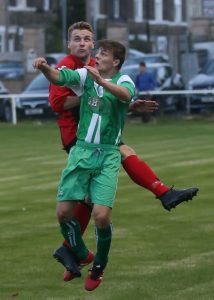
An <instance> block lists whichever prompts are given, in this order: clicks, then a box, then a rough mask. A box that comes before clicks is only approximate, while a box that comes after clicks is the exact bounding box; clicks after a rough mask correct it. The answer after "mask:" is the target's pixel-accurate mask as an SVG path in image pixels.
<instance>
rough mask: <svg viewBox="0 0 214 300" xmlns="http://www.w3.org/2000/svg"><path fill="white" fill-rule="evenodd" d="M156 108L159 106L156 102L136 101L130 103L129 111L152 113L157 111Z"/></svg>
mask: <svg viewBox="0 0 214 300" xmlns="http://www.w3.org/2000/svg"><path fill="white" fill-rule="evenodd" d="M158 106H159V104H158V102H157V101H153V100H142V99H137V100H135V101H134V102H132V103H130V105H129V110H130V111H136V112H142V113H152V112H154V111H156V110H157V109H158Z"/></svg>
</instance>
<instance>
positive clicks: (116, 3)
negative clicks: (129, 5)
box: [114, 0, 120, 19]
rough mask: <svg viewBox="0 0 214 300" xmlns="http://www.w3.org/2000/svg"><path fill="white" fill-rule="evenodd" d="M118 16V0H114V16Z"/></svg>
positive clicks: (116, 17)
mask: <svg viewBox="0 0 214 300" xmlns="http://www.w3.org/2000/svg"><path fill="white" fill-rule="evenodd" d="M119 17H120V0H114V18H115V19H118V18H119Z"/></svg>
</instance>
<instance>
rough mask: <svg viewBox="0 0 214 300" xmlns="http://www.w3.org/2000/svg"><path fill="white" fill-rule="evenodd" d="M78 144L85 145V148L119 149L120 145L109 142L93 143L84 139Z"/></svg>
mask: <svg viewBox="0 0 214 300" xmlns="http://www.w3.org/2000/svg"><path fill="white" fill-rule="evenodd" d="M76 145H77V146H80V147H83V148H91V149H97V148H99V149H103V150H118V151H119V146H117V145H108V144H92V143H86V142H83V141H77V143H76Z"/></svg>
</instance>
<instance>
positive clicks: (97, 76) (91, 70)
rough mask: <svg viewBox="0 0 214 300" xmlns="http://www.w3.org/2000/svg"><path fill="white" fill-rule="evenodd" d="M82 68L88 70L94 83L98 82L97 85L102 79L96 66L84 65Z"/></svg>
mask: <svg viewBox="0 0 214 300" xmlns="http://www.w3.org/2000/svg"><path fill="white" fill-rule="evenodd" d="M84 68H86V69H87V70H88V72H89V74H90V75H91V77H92V78H93V80H94V81H95V82H96V83H98V84H99V85H101V84H102V82H103V80H104V79H103V78H102V77H101V75H100V73H99V71H98V70H97V69H96V68H93V67H91V66H85V67H84Z"/></svg>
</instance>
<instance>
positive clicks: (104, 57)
mask: <svg viewBox="0 0 214 300" xmlns="http://www.w3.org/2000/svg"><path fill="white" fill-rule="evenodd" d="M95 58H96V65H95V66H96V68H97V70H98V71H100V72H105V73H108V72H110V71H111V70H112V69H114V68H115V67H116V66H117V65H118V59H115V58H114V56H113V53H112V51H110V50H107V49H104V48H102V47H101V48H99V49H98V51H97V54H96V56H95Z"/></svg>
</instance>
